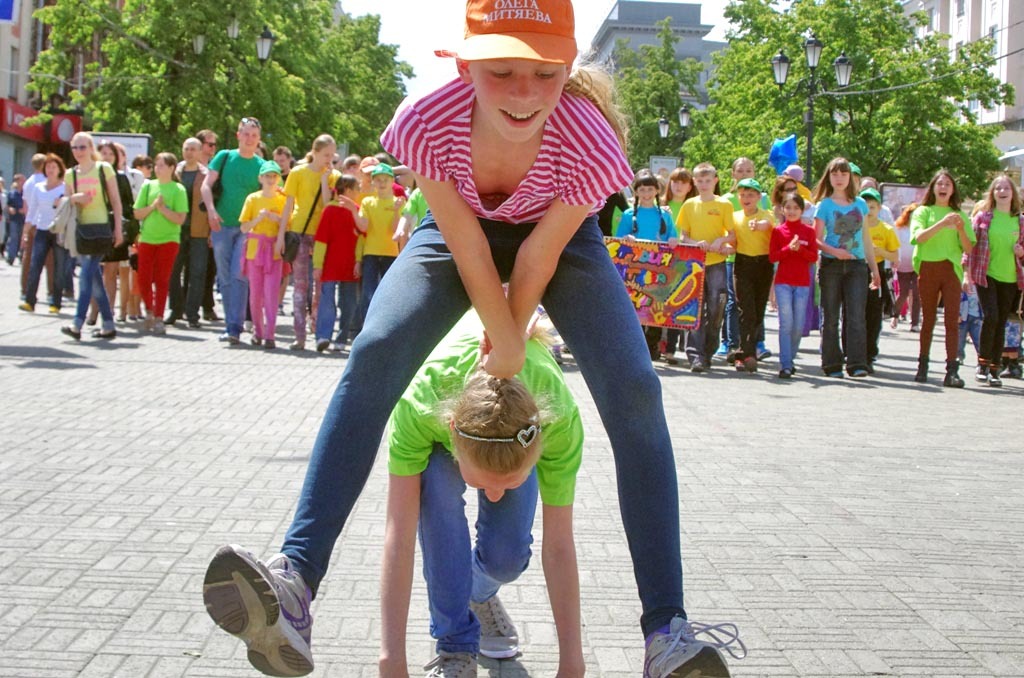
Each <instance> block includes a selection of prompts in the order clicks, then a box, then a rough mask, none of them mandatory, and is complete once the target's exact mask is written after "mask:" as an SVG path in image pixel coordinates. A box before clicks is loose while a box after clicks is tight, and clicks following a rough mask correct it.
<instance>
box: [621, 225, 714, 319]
mask: <svg viewBox="0 0 1024 678" xmlns="http://www.w3.org/2000/svg"><path fill="white" fill-rule="evenodd" d="M604 240H605V245H607V247H608V254H610V255H611V257H612V263H614V264H615V268H616V270H618V272H619V275H621V276H622V280H623V281H624V282H625V283H626V291H627V292H629V298H630V300H631V301H632V302H633V307H634V308H635V309H636V314H637V317H638V318H639V319H640V324H641V325H650V326H655V327H668V328H672V329H680V330H693V329H696V328H697V326H698V325H699V324H700V309H701V302H702V299H703V296H704V251H703V250H702V249H700V248H699V247H693V246H688V245H677V246H676V247H670V246H669V245H668V243H663V242H654V241H651V240H633V239H626V238H605V239H604Z"/></svg>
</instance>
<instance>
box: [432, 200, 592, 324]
mask: <svg viewBox="0 0 1024 678" xmlns="http://www.w3.org/2000/svg"><path fill="white" fill-rule="evenodd" d="M431 204H433V203H431ZM591 207H592V205H567V204H565V203H564V202H562V200H561V199H560V198H559V199H555V201H554V202H553V203H551V207H549V208H548V211H547V212H546V213H545V214H544V216H543V217H541V220H540V221H539V222H538V223H537V226H536V227H535V228H534V229H533V232H532V233H531V234H530V235H529V236H527V238H526V240H524V241H523V244H522V246H521V247H520V248H519V252H518V254H516V263H515V265H514V266H513V267H512V276H511V277H510V278H509V284H508V305H509V308H510V309H511V310H512V317H513V319H514V321H515V327H516V331H517V332H518V333H519V336H525V333H526V326H527V324H528V323H529V322H530V318H531V317H532V316H533V313H534V312H535V311H536V310H537V306H538V305H539V304H540V300H541V297H543V296H544V290H545V289H547V286H548V282H549V281H550V280H551V276H553V275H554V274H555V269H556V268H557V267H558V259H559V257H561V256H562V250H564V249H565V246H566V244H567V243H568V242H569V240H571V239H572V237H573V236H574V235H575V234H576V231H578V230H579V228H580V224H582V223H583V220H584V219H586V218H587V214H588V213H589V212H590V210H591ZM491 340H492V341H493V340H494V336H493V335H491Z"/></svg>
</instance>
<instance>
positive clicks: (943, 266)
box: [917, 261, 960, 361]
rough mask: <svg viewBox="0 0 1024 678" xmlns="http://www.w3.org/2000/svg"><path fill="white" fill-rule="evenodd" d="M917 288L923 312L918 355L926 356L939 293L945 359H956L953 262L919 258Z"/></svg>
mask: <svg viewBox="0 0 1024 678" xmlns="http://www.w3.org/2000/svg"><path fill="white" fill-rule="evenodd" d="M917 288H918V289H919V290H920V291H921V310H922V312H923V314H924V323H923V324H922V325H921V348H920V353H919V354H918V355H919V357H921V358H925V359H927V358H928V353H929V352H930V351H931V348H932V333H933V332H934V331H935V323H936V321H937V320H938V315H939V296H940V295H941V296H942V318H943V323H944V324H945V327H946V360H947V361H952V360H956V359H957V352H958V350H959V348H960V278H959V277H958V276H957V274H956V269H954V268H953V263H952V262H950V261H922V262H921V272H920V273H919V274H918V278H917Z"/></svg>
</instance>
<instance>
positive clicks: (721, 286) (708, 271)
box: [686, 262, 740, 364]
mask: <svg viewBox="0 0 1024 678" xmlns="http://www.w3.org/2000/svg"><path fill="white" fill-rule="evenodd" d="M725 267H726V262H721V263H717V264H711V265H710V266H708V267H706V268H705V269H704V300H703V302H702V304H701V312H700V326H699V327H697V329H695V330H690V333H689V334H688V335H687V337H686V357H687V358H688V359H689V360H690V362H691V363H692V362H693V361H694V360H697V359H698V358H700V359H701V360H702V361H704V363H705V364H708V363H709V361H710V360H711V356H712V355H714V353H715V350H716V349H717V348H718V333H719V330H720V326H721V323H722V316H723V314H724V313H725V305H726V297H727V294H728V292H727V290H728V284H729V281H728V280H727V279H726V278H727V276H726V275H725V270H726V269H725ZM734 336H735V339H736V341H737V342H739V338H740V336H739V331H737V332H736V334H735V335H734Z"/></svg>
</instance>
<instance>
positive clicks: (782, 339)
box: [775, 285, 811, 370]
mask: <svg viewBox="0 0 1024 678" xmlns="http://www.w3.org/2000/svg"><path fill="white" fill-rule="evenodd" d="M810 295H811V288H810V287H794V286H793V285H776V286H775V301H776V303H777V304H778V306H779V365H780V366H781V367H782V368H784V369H790V370H791V369H793V361H794V360H795V359H796V354H797V353H798V352H799V351H800V338H801V336H802V335H803V329H804V318H805V316H806V315H807V298H808V297H809V296H810Z"/></svg>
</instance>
